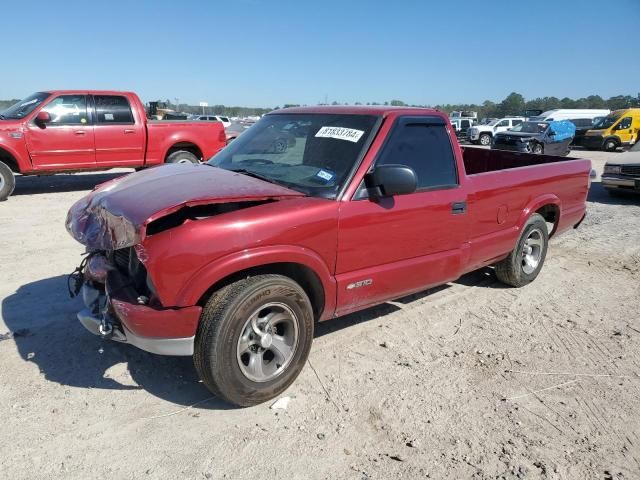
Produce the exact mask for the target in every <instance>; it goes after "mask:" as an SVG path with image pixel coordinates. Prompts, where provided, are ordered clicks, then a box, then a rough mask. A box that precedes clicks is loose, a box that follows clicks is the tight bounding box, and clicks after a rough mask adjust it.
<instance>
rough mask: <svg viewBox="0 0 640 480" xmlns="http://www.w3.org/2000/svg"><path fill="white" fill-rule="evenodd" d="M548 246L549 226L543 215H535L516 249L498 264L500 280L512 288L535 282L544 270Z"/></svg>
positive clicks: (529, 221)
mask: <svg viewBox="0 0 640 480" xmlns="http://www.w3.org/2000/svg"><path fill="white" fill-rule="evenodd" d="M548 244H549V234H548V233H547V224H546V223H545V221H544V218H542V216H541V215H539V214H537V213H534V214H533V215H531V217H530V218H529V220H527V223H526V224H525V225H524V228H523V229H522V234H521V235H520V238H519V239H518V243H517V244H516V246H515V248H514V249H513V250H512V251H511V253H510V254H509V256H508V257H507V258H505V259H504V260H502V261H501V262H500V263H498V264H496V276H497V277H498V280H500V281H501V282H502V283H506V284H507V285H511V286H512V287H523V286H525V285H527V284H528V283H531V282H533V281H534V280H535V279H536V277H537V276H538V274H539V273H540V270H542V265H543V264H544V259H545V258H546V256H547V246H548Z"/></svg>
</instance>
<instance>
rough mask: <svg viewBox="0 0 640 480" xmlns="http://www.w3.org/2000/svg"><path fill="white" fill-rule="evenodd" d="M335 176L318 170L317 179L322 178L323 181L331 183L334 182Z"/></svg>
mask: <svg viewBox="0 0 640 480" xmlns="http://www.w3.org/2000/svg"><path fill="white" fill-rule="evenodd" d="M316 136H317V135H316ZM334 176H335V175H334V174H333V173H331V172H328V171H326V170H323V169H320V170H318V173H316V177H318V178H321V179H322V180H325V181H327V182H330V181H331V180H333V177H334Z"/></svg>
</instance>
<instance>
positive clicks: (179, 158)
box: [166, 150, 200, 165]
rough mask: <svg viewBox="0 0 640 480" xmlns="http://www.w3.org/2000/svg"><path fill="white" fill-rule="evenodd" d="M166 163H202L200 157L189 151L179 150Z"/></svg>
mask: <svg viewBox="0 0 640 480" xmlns="http://www.w3.org/2000/svg"><path fill="white" fill-rule="evenodd" d="M166 163H194V164H196V165H197V164H198V163H200V160H199V159H198V157H196V156H195V155H194V154H193V153H191V152H189V151H188V150H177V151H175V152H173V153H172V154H171V155H169V156H168V157H167V160H166Z"/></svg>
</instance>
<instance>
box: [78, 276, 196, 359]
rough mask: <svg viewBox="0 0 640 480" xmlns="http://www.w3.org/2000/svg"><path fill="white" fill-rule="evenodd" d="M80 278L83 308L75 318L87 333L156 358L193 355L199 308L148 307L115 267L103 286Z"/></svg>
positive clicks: (86, 278) (144, 299)
mask: <svg viewBox="0 0 640 480" xmlns="http://www.w3.org/2000/svg"><path fill="white" fill-rule="evenodd" d="M84 276H85V282H84V284H83V285H82V288H81V290H80V293H81V296H82V300H83V302H84V305H85V308H84V309H82V310H81V311H80V312H79V313H78V314H77V317H78V320H79V321H80V323H81V324H82V325H83V326H84V327H85V328H86V329H87V330H89V331H90V332H91V333H93V334H94V335H98V336H101V337H103V338H109V339H111V340H114V341H117V342H122V343H130V344H131V345H134V346H136V347H138V348H140V349H141V350H145V351H147V352H150V353H156V354H159V355H178V356H189V355H193V344H194V339H195V332H196V329H197V326H198V322H199V319H200V313H201V312H202V308H201V307H198V306H192V307H185V308H162V307H158V306H151V305H148V304H146V301H147V299H146V298H144V297H141V296H139V295H137V293H136V292H135V291H134V290H133V288H132V286H131V282H130V281H129V280H128V279H127V278H126V277H125V276H124V275H123V274H122V273H120V271H118V270H117V269H115V268H110V269H109V270H108V272H107V275H106V279H105V280H106V281H105V283H104V284H101V283H98V282H96V281H95V280H92V279H91V278H88V277H90V275H87V273H86V272H85V275H84Z"/></svg>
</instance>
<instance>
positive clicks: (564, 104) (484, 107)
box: [0, 92, 640, 118]
mask: <svg viewBox="0 0 640 480" xmlns="http://www.w3.org/2000/svg"><path fill="white" fill-rule="evenodd" d="M18 101H19V100H18V99H13V100H0V111H2V110H4V109H6V108H8V107H10V106H11V105H13V104H14V103H16V102H18ZM164 103H166V106H167V107H168V108H172V109H174V110H176V111H178V112H185V113H202V107H200V106H198V105H187V104H182V103H181V104H178V105H176V104H174V103H171V101H169V100H167V101H166V102H164ZM321 105H322V104H321ZM330 105H349V103H339V102H336V101H334V102H332V103H331V104H330ZM354 105H390V106H411V107H431V108H437V109H438V110H441V111H443V112H446V113H450V112H452V111H455V110H472V111H475V112H478V117H479V118H485V117H495V118H499V117H504V116H506V115H522V114H523V113H524V111H525V110H534V109H539V110H543V111H546V110H553V109H556V108H603V109H604V108H608V109H609V110H619V109H623V108H633V107H637V108H640V93H638V94H637V95H636V96H635V97H634V96H632V95H616V96H614V97H610V98H607V99H605V98H602V97H601V96H600V95H589V96H588V97H583V98H578V99H572V98H569V97H565V98H557V97H538V98H533V99H530V100H525V98H524V97H523V96H522V95H521V94H519V93H517V92H512V93H510V94H509V95H507V97H506V98H505V99H504V100H502V101H501V102H492V101H491V100H485V101H484V102H482V103H481V104H475V103H471V104H467V103H464V104H450V103H447V104H440V105H409V104H407V103H405V102H403V101H402V100H397V99H395V100H389V101H385V102H366V103H361V102H355V103H354ZM298 106H300V105H299V104H293V103H290V104H284V105H282V106H280V105H278V106H276V107H274V108H258V107H231V106H226V105H211V106H209V107H205V108H204V110H205V113H209V114H220V115H226V116H229V117H248V116H254V115H258V116H259V115H264V114H265V113H268V112H270V111H271V110H277V109H280V108H287V107H298Z"/></svg>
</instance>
